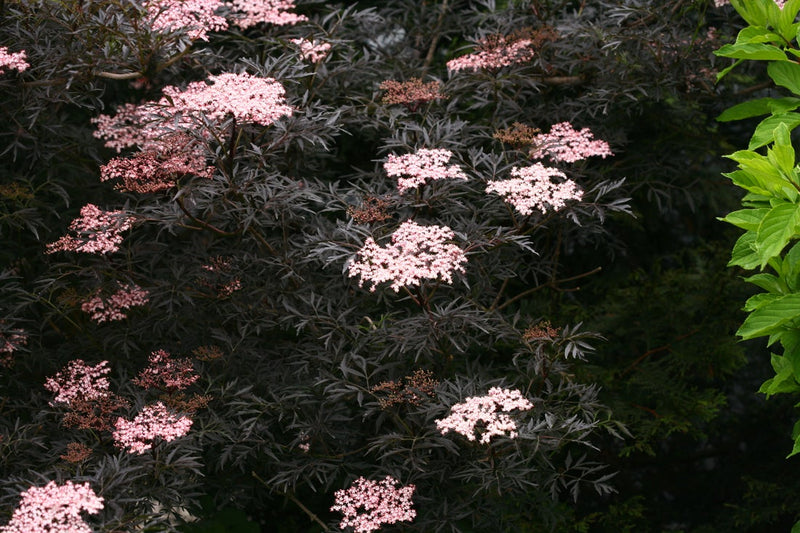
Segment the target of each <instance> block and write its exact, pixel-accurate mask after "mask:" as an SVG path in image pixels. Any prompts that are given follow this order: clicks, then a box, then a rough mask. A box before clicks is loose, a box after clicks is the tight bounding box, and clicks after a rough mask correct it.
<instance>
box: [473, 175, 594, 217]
mask: <svg viewBox="0 0 800 533" xmlns="http://www.w3.org/2000/svg"><path fill="white" fill-rule="evenodd" d="M511 175H512V176H515V177H513V178H511V179H507V180H500V181H489V182H488V183H487V185H486V192H487V193H492V192H493V193H497V194H499V195H500V196H502V197H503V198H504V199H505V201H506V202H508V203H510V204H511V205H513V206H514V207H515V208H516V209H517V211H519V212H520V213H521V214H523V215H530V214H531V213H533V210H534V209H538V210H539V211H541V212H542V214H545V213H547V210H548V208H551V209H553V210H554V211H558V210H559V209H561V208H562V207H564V206H565V205H566V202H567V200H580V199H581V198H582V197H583V192H582V191H581V190H580V189H579V188H578V186H577V185H576V184H575V182H574V181H572V180H570V179H567V177H566V175H565V174H564V173H563V172H561V171H560V170H558V169H557V168H551V167H546V166H544V165H542V164H541V163H535V164H534V165H533V166H530V167H522V168H518V167H514V168H512V169H511ZM553 177H559V178H563V181H561V182H558V183H556V182H554V181H553V180H552V179H551V178H553Z"/></svg>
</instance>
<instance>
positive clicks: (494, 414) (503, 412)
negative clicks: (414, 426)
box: [436, 387, 533, 444]
mask: <svg viewBox="0 0 800 533" xmlns="http://www.w3.org/2000/svg"><path fill="white" fill-rule="evenodd" d="M530 409H533V404H532V403H531V402H529V401H528V400H527V399H526V398H525V397H524V396H523V395H522V393H521V392H520V391H518V390H513V389H512V390H509V389H501V388H500V387H492V388H491V389H489V393H488V394H487V395H486V396H470V397H469V398H467V399H466V400H465V401H463V402H461V403H457V404H456V405H454V406H453V407H451V408H450V415H449V416H447V417H446V418H442V419H439V420H437V421H436V427H437V428H438V429H439V431H441V432H442V435H444V434H446V433H447V432H448V431H455V432H456V433H460V434H462V435H464V436H465V437H467V439H468V440H470V441H474V440H475V439H476V436H475V433H476V432H478V433H480V442H481V443H483V444H488V443H489V441H490V440H491V438H492V437H494V436H495V435H505V436H507V437H508V438H510V439H513V438H515V437H516V436H517V424H516V422H514V420H513V419H512V418H511V417H510V416H509V414H508V411H513V410H519V411H528V410H530Z"/></svg>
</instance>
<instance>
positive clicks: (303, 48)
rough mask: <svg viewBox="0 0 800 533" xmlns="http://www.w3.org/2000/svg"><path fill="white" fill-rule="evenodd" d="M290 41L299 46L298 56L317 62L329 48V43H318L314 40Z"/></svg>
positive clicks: (325, 54)
mask: <svg viewBox="0 0 800 533" xmlns="http://www.w3.org/2000/svg"><path fill="white" fill-rule="evenodd" d="M292 43H294V44H296V45H297V47H298V48H300V56H301V57H302V58H303V59H305V60H306V61H311V62H312V63H319V62H320V61H322V60H323V59H325V56H327V55H328V52H330V49H331V43H320V42H317V41H314V40H312V41H309V40H308V39H292Z"/></svg>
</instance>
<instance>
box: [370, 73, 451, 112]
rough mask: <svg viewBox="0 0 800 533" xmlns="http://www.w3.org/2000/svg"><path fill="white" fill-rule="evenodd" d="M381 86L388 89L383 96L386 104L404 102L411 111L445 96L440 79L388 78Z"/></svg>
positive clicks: (385, 89)
mask: <svg viewBox="0 0 800 533" xmlns="http://www.w3.org/2000/svg"><path fill="white" fill-rule="evenodd" d="M380 88H381V89H382V90H384V91H386V92H385V93H384V95H383V97H382V98H381V103H383V104H385V105H391V104H403V105H405V106H406V107H408V108H409V109H410V110H411V111H414V110H416V109H417V108H418V107H419V106H420V105H421V104H424V103H425V102H431V101H433V100H437V99H439V98H444V97H445V95H444V94H442V93H441V84H440V83H439V82H438V81H431V82H428V83H423V82H422V79H421V78H411V79H409V80H408V81H403V82H400V81H395V80H386V81H384V82H381V85H380Z"/></svg>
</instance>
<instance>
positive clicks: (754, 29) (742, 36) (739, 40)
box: [736, 26, 783, 44]
mask: <svg viewBox="0 0 800 533" xmlns="http://www.w3.org/2000/svg"><path fill="white" fill-rule="evenodd" d="M782 41H783V38H782V37H781V36H780V35H778V34H777V33H775V32H773V31H770V30H768V29H767V28H765V27H764V26H747V27H746V28H744V29H742V30H741V31H740V32H739V34H738V35H737V36H736V44H748V43H772V42H774V43H778V44H780V43H781V42H782Z"/></svg>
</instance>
